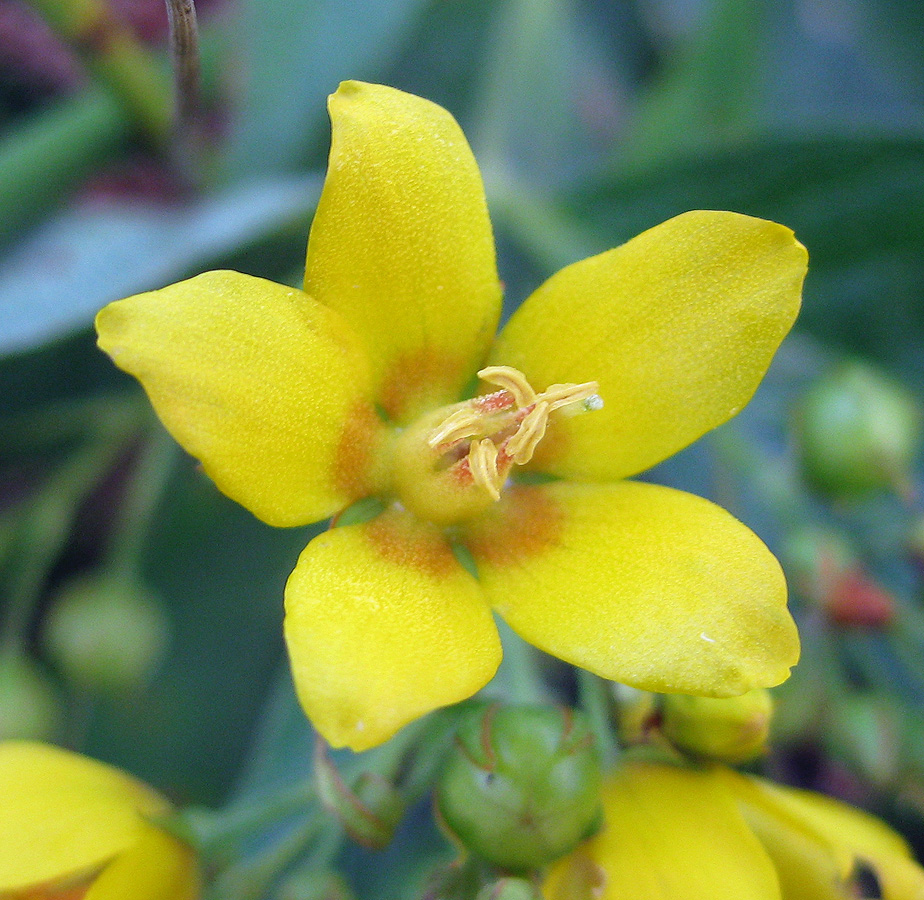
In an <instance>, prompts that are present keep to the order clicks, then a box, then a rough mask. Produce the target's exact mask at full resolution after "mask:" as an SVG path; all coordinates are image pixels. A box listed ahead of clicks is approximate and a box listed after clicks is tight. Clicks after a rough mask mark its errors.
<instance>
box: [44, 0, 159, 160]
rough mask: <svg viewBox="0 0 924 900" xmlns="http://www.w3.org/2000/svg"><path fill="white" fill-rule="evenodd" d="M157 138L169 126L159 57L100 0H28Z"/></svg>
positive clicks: (149, 133)
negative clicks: (143, 44)
mask: <svg viewBox="0 0 924 900" xmlns="http://www.w3.org/2000/svg"><path fill="white" fill-rule="evenodd" d="M30 2H31V4H32V6H34V7H35V8H36V9H37V10H38V11H39V12H40V13H41V14H42V15H43V16H44V17H45V19H46V20H47V21H48V23H49V24H50V25H51V27H52V28H54V29H55V30H56V31H57V32H58V33H59V34H60V35H61V37H62V38H64V40H66V41H67V42H68V43H70V44H71V45H72V46H73V47H74V48H75V49H76V50H77V52H78V53H79V54H80V56H81V57H82V58H83V60H84V62H85V63H86V64H87V67H88V68H89V69H90V71H91V72H92V73H93V74H94V75H95V76H96V77H97V78H99V79H100V80H101V81H103V82H104V83H105V84H106V85H108V86H109V88H110V90H111V91H112V92H113V94H114V95H115V96H116V97H118V98H119V100H120V101H121V102H122V104H123V105H124V106H125V108H126V109H127V110H129V112H130V114H131V116H132V118H133V119H135V120H137V122H138V123H139V124H140V125H141V127H142V128H143V130H144V131H145V132H146V133H147V134H148V136H149V137H151V138H152V139H154V140H155V141H156V142H157V143H163V142H165V141H166V139H167V136H168V134H169V131H170V109H171V101H170V89H169V82H168V80H167V78H166V77H165V73H164V71H163V69H162V67H161V65H160V64H159V62H158V60H157V58H156V56H154V54H152V53H151V52H150V51H149V50H147V49H146V48H145V47H144V46H142V44H141V43H140V42H139V41H138V39H137V38H136V37H135V35H134V34H133V33H132V31H131V29H130V28H129V27H128V26H127V24H126V23H125V22H123V21H121V20H120V19H119V18H117V17H116V16H115V14H114V13H113V10H112V8H111V7H110V6H109V4H107V3H104V2H102V0H30Z"/></svg>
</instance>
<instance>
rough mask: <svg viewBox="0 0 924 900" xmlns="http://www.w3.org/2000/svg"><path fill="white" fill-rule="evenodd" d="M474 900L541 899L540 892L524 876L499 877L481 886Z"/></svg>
mask: <svg viewBox="0 0 924 900" xmlns="http://www.w3.org/2000/svg"><path fill="white" fill-rule="evenodd" d="M475 900H542V894H540V893H539V889H538V888H537V887H536V886H535V885H534V884H533V883H532V882H531V881H527V880H526V879H525V878H501V880H500V881H495V882H494V884H489V885H486V886H485V887H483V888H482V889H481V890H480V891H479V892H478V895H477V896H476V897H475Z"/></svg>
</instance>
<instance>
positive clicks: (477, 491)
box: [395, 366, 603, 524]
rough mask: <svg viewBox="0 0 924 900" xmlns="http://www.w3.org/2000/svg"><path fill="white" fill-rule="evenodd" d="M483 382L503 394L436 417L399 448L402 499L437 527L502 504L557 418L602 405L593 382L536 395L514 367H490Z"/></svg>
mask: <svg viewBox="0 0 924 900" xmlns="http://www.w3.org/2000/svg"><path fill="white" fill-rule="evenodd" d="M478 377H479V378H481V379H482V381H485V382H486V383H488V384H490V385H493V386H495V387H497V388H499V390H497V391H494V392H493V393H491V394H483V395H481V396H479V397H473V398H472V399H471V400H466V401H464V402H463V403H457V404H455V405H454V406H448V407H443V408H442V409H438V410H435V411H434V412H432V413H430V414H428V415H426V416H424V417H422V418H421V419H419V420H418V421H417V422H416V423H415V424H414V425H412V426H411V427H410V428H409V429H408V430H407V431H405V432H404V433H403V434H402V435H401V436H400V438H399V439H398V441H397V444H396V452H395V488H396V490H397V493H398V495H399V497H400V499H401V501H402V502H403V503H404V504H405V505H406V506H407V507H408V508H409V509H410V510H411V511H412V512H414V513H416V514H417V515H419V516H420V517H421V518H424V519H428V520H430V521H432V522H437V523H439V524H452V523H454V522H460V521H462V520H463V519H466V518H469V517H470V516H473V515H476V514H477V513H479V512H481V511H482V510H484V509H486V508H487V507H488V506H490V505H491V504H492V503H493V502H494V501H496V500H498V499H500V494H501V489H502V488H503V486H504V482H505V481H506V480H507V477H508V475H509V474H510V471H511V469H512V468H513V466H515V465H517V466H522V465H525V464H526V463H528V462H529V461H530V460H531V459H532V457H533V453H534V452H535V450H536V447H537V446H538V444H539V442H540V441H541V440H542V438H543V436H544V435H545V433H546V429H547V428H548V425H549V421H550V417H551V416H552V414H553V413H555V412H558V413H559V414H560V415H571V414H574V413H578V412H583V411H588V410H595V409H600V408H601V407H602V406H603V401H602V399H601V398H600V396H599V395H598V394H597V383H596V382H593V381H588V382H585V383H584V384H553V385H551V386H550V387H548V388H547V389H546V390H544V391H543V392H542V393H536V391H535V390H533V388H532V386H531V385H530V383H529V382H528V381H527V380H526V376H525V375H523V373H522V372H520V371H518V370H517V369H514V368H511V367H509V366H489V367H488V368H485V369H482V370H481V371H480V372H479V373H478Z"/></svg>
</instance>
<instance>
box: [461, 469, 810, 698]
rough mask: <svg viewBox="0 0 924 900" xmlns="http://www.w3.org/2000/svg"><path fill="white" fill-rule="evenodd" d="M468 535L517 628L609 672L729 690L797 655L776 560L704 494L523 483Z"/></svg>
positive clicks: (777, 673)
mask: <svg viewBox="0 0 924 900" xmlns="http://www.w3.org/2000/svg"><path fill="white" fill-rule="evenodd" d="M466 543H467V545H468V547H469V549H470V550H471V552H472V554H473V555H474V557H475V560H476V562H477V564H478V572H479V581H480V583H481V585H482V588H483V589H484V591H485V593H486V594H487V596H488V599H489V601H490V602H491V604H492V605H493V606H494V608H495V610H496V611H497V612H498V613H500V614H501V615H502V616H503V617H504V618H505V619H506V620H507V622H509V624H510V626H511V627H512V628H513V629H514V630H515V631H516V632H517V633H519V634H520V635H521V636H522V637H523V638H525V639H526V640H527V641H529V642H530V643H532V644H535V645H536V646H537V647H540V648H541V649H543V650H545V651H546V652H548V653H551V654H553V655H555V656H558V657H560V658H561V659H564V660H567V661H568V662H571V663H574V664H575V665H578V666H582V667H583V668H586V669H590V670H591V671H592V672H596V673H597V674H598V675H602V676H603V677H604V678H610V679H613V680H615V681H620V682H623V683H625V684H629V685H633V686H635V687H639V688H644V689H646V690H651V691H662V692H672V691H673V692H678V693H689V694H699V695H705V696H719V697H721V696H731V695H735V694H742V693H744V692H745V691H748V690H750V689H751V688H754V687H766V686H770V685H774V684H778V683H779V682H781V681H783V680H784V679H785V678H786V677H787V676H788V674H789V667H790V666H792V665H794V664H795V662H796V659H797V657H798V648H799V644H798V636H797V633H796V627H795V625H794V623H793V621H792V619H791V618H790V616H789V613H788V612H787V610H786V584H785V581H784V579H783V574H782V572H781V571H780V567H779V564H778V563H777V561H776V559H774V557H773V556H772V555H771V553H770V552H769V551H768V550H767V548H766V547H765V546H764V545H763V544H762V543H761V541H760V540H759V539H758V538H757V537H756V536H755V535H754V534H753V533H752V532H751V531H749V530H748V529H747V528H745V527H744V526H743V525H742V524H741V523H740V522H739V521H737V520H736V519H734V518H733V517H732V516H731V515H729V514H728V513H727V512H725V510H723V509H721V508H720V507H718V506H715V505H714V504H712V503H709V502H708V501H706V500H703V499H701V498H700V497H694V496H693V495H691V494H685V493H683V492H681V491H675V490H672V489H670V488H665V487H660V486H657V485H653V484H641V483H635V482H622V483H617V484H611V485H581V484H566V483H557V484H547V485H544V486H541V487H514V488H511V489H509V490H508V491H507V492H505V495H504V497H503V498H502V499H501V501H500V502H499V503H497V504H495V507H494V509H493V510H492V511H491V512H490V513H489V514H487V515H485V516H483V517H482V518H481V519H480V520H479V521H478V522H477V523H476V524H475V525H474V526H471V527H470V530H469V532H468V536H467V537H466Z"/></svg>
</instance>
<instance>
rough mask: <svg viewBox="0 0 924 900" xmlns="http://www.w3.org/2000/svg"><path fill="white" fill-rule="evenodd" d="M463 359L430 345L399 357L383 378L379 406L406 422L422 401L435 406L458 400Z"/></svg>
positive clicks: (397, 420) (463, 364) (392, 416)
mask: <svg viewBox="0 0 924 900" xmlns="http://www.w3.org/2000/svg"><path fill="white" fill-rule="evenodd" d="M466 362H467V360H463V359H460V358H459V357H457V356H450V355H449V354H447V353H445V352H443V351H441V350H437V349H435V348H432V347H424V348H422V349H420V350H415V351H414V352H413V353H407V354H404V355H403V356H400V357H399V358H398V359H396V360H395V362H394V363H392V366H391V368H390V369H389V370H388V373H387V374H386V376H385V378H384V379H383V380H382V387H381V390H380V394H379V399H380V402H381V404H382V408H383V409H384V410H385V412H386V413H388V415H389V417H390V418H391V419H392V420H394V421H395V422H406V421H407V420H408V419H410V418H412V417H413V416H415V415H417V414H419V413H420V412H421V409H420V407H421V406H422V405H423V404H424V402H426V403H429V404H431V405H435V406H438V405H440V404H441V403H447V402H450V401H452V400H455V399H457V397H458V394H459V391H460V390H461V388H462V385H461V383H460V382H461V381H462V380H464V379H463V378H462V377H461V376H460V373H461V372H462V371H463V370H464V366H465V363H466Z"/></svg>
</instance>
